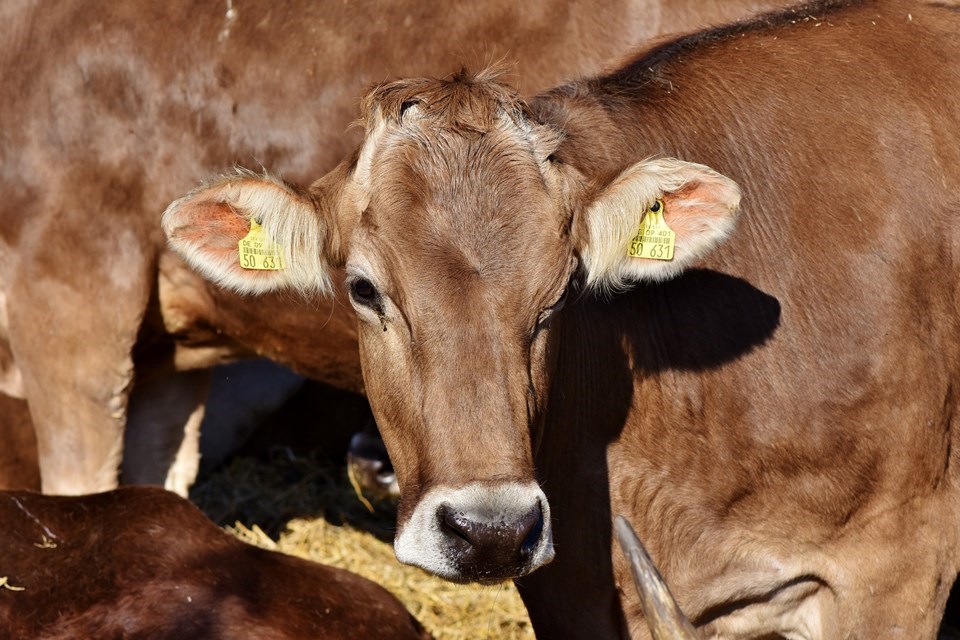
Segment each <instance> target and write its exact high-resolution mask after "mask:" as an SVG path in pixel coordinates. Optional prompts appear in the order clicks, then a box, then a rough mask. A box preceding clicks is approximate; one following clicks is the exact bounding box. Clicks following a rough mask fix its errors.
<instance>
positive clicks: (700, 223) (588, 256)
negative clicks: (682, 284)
mask: <svg viewBox="0 0 960 640" xmlns="http://www.w3.org/2000/svg"><path fill="white" fill-rule="evenodd" d="M739 204H740V188H739V187H738V186H737V184H736V183H735V182H733V180H731V179H729V178H727V177H725V176H722V175H720V174H719V173H717V172H716V171H714V170H713V169H711V168H709V167H705V166H703V165H700V164H693V163H690V162H683V161H681V160H676V159H673V158H660V159H654V160H645V161H643V162H639V163H637V164H635V165H633V166H631V167H630V168H628V169H627V170H626V171H624V172H623V173H621V174H620V175H619V176H618V177H617V178H616V179H615V180H614V181H613V182H612V183H610V185H609V186H607V187H606V188H605V189H604V190H603V191H601V192H600V194H599V195H598V197H597V198H595V199H594V200H593V202H591V203H589V204H588V205H587V206H586V211H585V216H586V219H585V221H584V222H585V225H584V226H583V227H581V228H585V229H586V233H585V234H584V235H585V237H582V238H581V240H580V243H579V244H580V246H579V250H580V257H581V260H582V263H583V266H584V268H585V269H586V273H587V283H588V285H590V286H595V287H601V288H621V287H626V286H628V285H629V284H631V283H633V282H636V281H638V280H665V279H668V278H672V277H674V276H676V275H677V274H679V273H680V272H681V271H682V270H683V269H685V268H686V267H687V266H689V265H690V264H691V263H692V262H694V261H695V260H697V259H698V258H700V257H701V256H703V255H704V254H706V253H707V252H709V251H710V250H711V249H713V248H714V247H715V246H716V245H717V244H718V243H719V242H720V241H722V240H723V239H724V238H726V237H727V236H728V235H729V234H730V232H731V231H732V230H733V226H734V220H735V218H736V213H737V207H738V206H739ZM671 234H672V235H671Z"/></svg>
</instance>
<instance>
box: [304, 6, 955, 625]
mask: <svg viewBox="0 0 960 640" xmlns="http://www.w3.org/2000/svg"><path fill="white" fill-rule="evenodd" d="M958 32H960V16H958V14H957V12H956V11H952V10H950V9H949V8H946V7H943V6H940V5H933V6H930V5H926V4H924V3H922V2H910V1H901V0H880V1H876V2H859V3H842V4H831V5H827V4H822V5H821V4H817V5H808V6H805V7H800V8H795V9H792V10H790V11H789V12H787V13H785V14H782V15H778V16H773V17H767V18H764V19H762V20H760V21H758V22H757V23H756V24H755V25H751V26H746V27H744V26H740V27H735V28H729V29H721V30H718V31H713V32H709V33H707V34H701V35H698V36H694V37H691V38H685V39H681V40H678V41H676V42H674V43H672V44H666V45H664V46H661V47H659V48H655V49H653V50H651V51H650V52H648V53H641V54H640V55H639V56H637V57H636V58H635V59H634V60H633V61H632V62H630V63H628V64H627V65H626V66H624V67H623V68H622V69H620V70H618V71H615V72H613V73H611V74H609V75H607V76H602V77H598V78H594V79H589V80H583V81H579V82H575V83H572V84H569V85H565V86H563V87H560V88H557V89H555V90H552V91H550V92H547V93H546V94H543V95H541V96H539V97H537V98H536V99H534V100H533V101H531V103H530V106H529V108H525V107H523V106H522V104H521V103H520V102H519V101H518V100H519V98H517V97H516V95H517V94H515V93H511V92H510V90H509V89H508V88H506V87H505V86H504V85H502V84H500V83H498V82H497V81H496V80H495V79H491V78H489V77H483V76H479V77H477V78H475V79H471V78H469V77H467V76H459V77H454V78H453V79H448V80H444V81H432V82H430V81H422V80H413V81H402V82H400V83H397V84H392V85H389V86H387V87H385V88H382V89H379V90H378V91H376V92H375V93H374V94H373V95H372V97H371V98H370V99H369V100H368V101H367V103H366V105H367V106H366V112H367V124H368V139H367V141H366V143H365V145H364V147H363V151H362V152H361V153H360V154H359V156H354V157H353V159H352V160H351V159H348V160H347V161H346V162H345V164H344V165H343V166H342V167H340V169H339V170H338V171H337V172H335V173H333V174H330V175H329V176H328V177H327V178H325V179H323V180H321V181H319V182H317V183H315V185H314V187H313V192H314V195H315V197H316V199H317V201H318V202H320V203H322V206H323V207H331V206H332V207H334V209H333V210H332V211H324V212H323V214H324V215H325V216H328V217H329V219H330V224H331V225H333V226H334V227H335V228H336V229H337V232H338V233H339V234H340V237H341V238H342V239H343V246H344V251H345V261H346V269H347V272H348V274H349V275H348V277H349V278H350V279H351V281H356V280H357V279H367V280H369V281H370V282H371V283H372V284H373V285H374V286H375V288H376V292H377V295H376V296H375V297H373V298H371V300H370V301H368V302H365V303H364V302H357V303H356V308H357V310H358V316H359V318H360V320H361V322H360V345H361V357H362V361H363V367H364V374H365V379H366V383H367V390H368V393H369V394H370V398H371V401H372V406H373V409H374V411H375V414H376V418H377V422H378V424H379V426H380V429H381V432H382V434H383V436H384V441H385V442H386V444H387V447H388V449H389V451H390V454H391V458H392V459H393V462H394V466H395V468H396V472H397V477H398V479H399V482H400V487H401V491H402V494H403V499H402V504H401V507H400V522H399V526H400V527H401V531H403V528H404V527H405V526H408V525H409V523H410V521H411V520H412V518H411V514H413V513H415V507H416V506H417V502H418V501H419V500H420V499H421V497H423V496H425V495H426V494H427V492H428V491H431V490H433V489H435V488H436V487H438V486H443V487H462V486H467V485H470V486H483V485H489V486H495V485H497V484H498V483H502V482H504V481H515V482H524V481H528V480H529V479H531V478H533V477H534V476H536V477H537V479H539V481H540V482H541V484H542V487H543V488H544V491H545V492H546V494H547V496H548V498H549V502H550V505H551V509H552V515H553V522H554V537H555V544H556V560H555V562H554V563H553V564H551V565H549V566H547V567H545V568H542V569H539V570H538V571H536V572H534V573H533V574H532V575H529V576H526V577H523V578H522V579H520V581H519V585H520V588H521V591H522V594H523V596H524V599H525V601H526V603H527V604H528V607H529V610H530V614H531V618H532V620H533V623H534V626H535V628H536V630H537V633H538V635H542V636H544V637H550V638H554V637H591V638H616V637H634V638H643V637H647V631H646V629H645V627H644V624H643V620H642V615H641V613H640V608H639V604H638V602H637V599H636V596H635V595H634V591H633V589H632V587H631V586H630V577H629V572H628V569H627V566H626V564H625V562H624V560H623V559H622V558H621V557H620V555H619V554H617V553H614V552H613V551H612V550H611V526H610V524H611V517H612V514H616V513H622V514H624V515H626V516H627V517H628V518H629V519H630V521H631V523H632V524H633V525H634V527H635V528H636V529H637V531H638V532H639V534H640V537H641V539H642V540H643V543H644V545H645V546H646V547H647V548H648V549H649V550H650V552H651V555H652V556H653V557H654V559H655V560H656V562H657V564H658V566H659V567H660V569H661V570H662V572H663V573H664V575H665V577H666V579H667V580H668V582H669V583H670V585H671V589H672V590H673V592H674V593H675V594H676V595H677V597H678V600H679V601H680V604H681V606H682V607H683V608H684V610H685V611H687V612H688V614H690V616H691V617H692V619H693V621H694V623H695V624H696V625H697V626H699V627H700V628H701V631H702V632H703V633H704V634H705V635H706V636H707V637H723V638H743V639H746V638H772V637H810V638H852V637H859V638H885V637H909V638H931V637H933V636H934V635H935V633H936V629H937V624H938V622H939V620H940V617H941V614H942V611H943V607H944V603H945V601H946V598H947V594H948V592H949V589H950V585H951V584H952V583H953V581H954V579H955V577H956V575H957V571H958V568H960V535H958V534H960V526H958V517H957V513H960V511H958V507H960V505H958V498H960V496H958V486H957V480H958V479H957V476H956V473H957V471H956V469H957V461H956V455H957V454H956V451H957V447H956V446H955V444H956V443H955V441H956V439H957V437H958V431H957V427H956V424H955V415H956V411H957V408H958V407H957V394H956V389H957V385H958V384H960V379H958V378H960V340H958V335H960V326H958V322H960V321H958V318H960V313H958V312H960V308H958V304H957V299H958V297H957V285H958V276H957V269H956V266H957V263H958V258H960V256H958V255H957V247H958V246H960V242H958V239H957V237H956V228H957V225H956V217H957V216H958V215H960V200H958V196H957V194H958V193H960V144H958V141H960V110H958V109H960V107H958V105H960V70H958V67H957V66H956V65H952V64H947V63H946V62H945V61H950V60H956V59H960V40H957V38H956V34H957V33H958ZM411 101H413V102H419V103H420V105H421V106H416V108H414V106H410V105H407V107H406V111H405V112H404V108H405V107H404V104H405V103H409V102H411ZM434 109H442V110H443V111H442V112H440V113H433V110H434ZM401 112H404V113H401ZM447 112H449V115H447ZM525 114H528V115H525ZM498 115H506V116H507V117H506V119H505V118H502V117H498ZM408 116H409V117H408ZM544 131H546V132H549V134H550V135H549V136H546V137H550V138H553V139H556V136H557V135H559V136H562V140H563V141H562V143H560V145H559V147H557V148H556V149H555V150H553V151H552V152H551V156H550V157H548V158H543V157H542V149H539V147H538V144H539V141H540V140H541V139H545V137H544V136H541V135H540V132H544ZM531 132H532V133H531ZM651 156H657V157H673V158H680V159H682V160H687V161H690V162H696V163H703V164H705V165H708V166H709V167H712V168H713V169H715V170H716V171H718V172H720V173H722V174H724V175H726V176H729V177H730V178H732V179H733V180H735V181H736V183H738V184H739V185H741V187H742V189H743V204H742V207H741V211H740V214H739V217H740V221H739V223H738V226H737V229H736V231H735V232H734V234H733V236H732V237H731V238H730V239H729V240H728V241H727V242H726V244H724V245H722V246H721V247H720V248H719V249H716V250H715V251H714V252H713V253H712V254H711V255H710V256H709V257H708V258H706V259H703V260H701V261H699V262H698V263H697V264H696V265H695V266H696V268H692V269H689V270H688V271H687V272H686V273H685V274H683V275H682V276H680V277H677V278H675V279H673V280H670V281H667V282H661V283H640V284H637V285H636V286H635V287H634V289H633V290H631V291H622V292H619V293H601V292H598V289H593V290H589V291H580V292H579V293H578V292H577V291H574V292H573V293H572V295H571V296H570V302H569V303H568V306H567V308H566V309H564V310H563V311H559V310H558V305H557V304H556V303H557V301H558V299H559V298H560V297H561V294H562V293H563V291H564V289H565V288H566V283H567V277H568V275H570V274H571V273H572V272H574V267H575V262H573V261H572V260H571V258H572V257H575V256H576V255H578V254H582V253H583V251H584V249H585V247H587V246H588V244H587V243H589V242H595V241H597V239H595V238H590V237H589V225H588V224H587V220H586V217H587V216H589V215H591V213H592V212H594V211H595V209H593V208H592V203H595V202H596V201H598V200H599V199H602V198H604V197H605V196H606V195H609V185H611V183H613V184H616V183H614V180H615V178H616V177H617V176H618V175H621V172H624V171H625V170H626V169H628V168H630V167H632V166H637V163H639V162H640V161H643V160H644V159H645V158H649V157H651ZM357 157H359V160H357ZM364 162H366V163H367V166H364ZM354 165H356V166H354ZM351 172H353V173H352V174H351ZM364 172H366V173H364ZM705 175H706V174H705ZM688 191H689V190H688ZM728 192H729V193H731V194H733V191H731V190H730V189H728ZM685 193H686V192H685ZM680 195H683V193H681V194H680ZM686 195H687V196H689V195H690V194H689V193H686ZM735 196H736V197H734V195H731V196H730V198H731V200H730V202H734V203H735V201H736V200H739V194H738V193H737V194H735ZM671 197H678V194H677V193H674V194H671ZM635 204H636V206H637V209H638V211H643V210H644V208H645V207H647V206H649V204H650V203H649V202H637V203H635ZM637 215H638V216H639V215H640V214H639V213H638V214H637ZM601 240H602V239H601ZM333 258H336V256H334V257H333ZM473 570H474V571H477V569H475V568H474V569H473Z"/></svg>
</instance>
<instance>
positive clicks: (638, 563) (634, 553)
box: [614, 516, 700, 640]
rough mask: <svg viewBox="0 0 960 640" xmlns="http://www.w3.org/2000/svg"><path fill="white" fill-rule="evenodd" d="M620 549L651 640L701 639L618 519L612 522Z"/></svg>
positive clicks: (627, 526) (625, 524) (630, 530)
mask: <svg viewBox="0 0 960 640" xmlns="http://www.w3.org/2000/svg"><path fill="white" fill-rule="evenodd" d="M614 528H615V529H616V532H617V539H618V540H619V541H620V548H621V549H623V553H624V555H625V556H627V559H628V560H629V561H630V571H631V573H633V581H634V582H635V583H636V585H637V592H639V594H640V607H641V608H642V609H643V617H645V618H646V619H647V625H648V626H649V627H650V633H651V634H652V636H653V640H700V636H699V635H698V634H697V631H696V629H694V628H693V625H692V624H690V621H689V620H687V617H686V616H685V615H683V611H681V609H680V605H678V604H677V601H676V600H674V599H673V596H672V595H670V590H669V589H667V583H666V582H664V580H663V576H661V575H660V572H659V571H657V568H656V566H654V564H653V560H651V559H650V554H648V553H647V550H646V549H644V548H643V544H642V543H641V542H640V538H638V537H637V534H636V532H635V531H634V530H633V527H631V526H630V523H629V522H627V519H626V518H624V517H623V516H617V517H616V520H615V521H614Z"/></svg>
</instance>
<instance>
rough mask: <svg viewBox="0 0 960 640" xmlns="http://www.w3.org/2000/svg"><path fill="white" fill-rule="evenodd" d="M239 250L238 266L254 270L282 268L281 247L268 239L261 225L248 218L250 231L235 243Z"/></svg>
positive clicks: (278, 269)
mask: <svg viewBox="0 0 960 640" xmlns="http://www.w3.org/2000/svg"><path fill="white" fill-rule="evenodd" d="M237 247H238V248H239V250H240V266H241V267H243V268H244V269H251V270H256V271H280V270H281V269H283V268H284V266H283V258H282V257H281V255H280V254H281V252H282V251H283V247H281V246H280V245H279V244H276V243H275V242H273V241H272V240H270V239H268V238H267V237H266V235H264V233H263V227H261V226H260V223H259V222H257V221H256V220H254V219H252V218H251V219H250V233H248V234H247V235H246V236H244V238H243V239H242V240H241V241H240V242H238V243H237Z"/></svg>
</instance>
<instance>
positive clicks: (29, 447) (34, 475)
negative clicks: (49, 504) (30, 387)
mask: <svg viewBox="0 0 960 640" xmlns="http://www.w3.org/2000/svg"><path fill="white" fill-rule="evenodd" d="M0 490H3V491H10V490H26V491H39V490H40V468H39V466H37V437H36V435H35V434H34V432H33V423H32V422H31V421H30V409H29V408H28V407H27V403H26V402H24V401H23V400H20V399H19V398H12V397H10V396H8V395H6V394H3V393H0Z"/></svg>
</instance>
